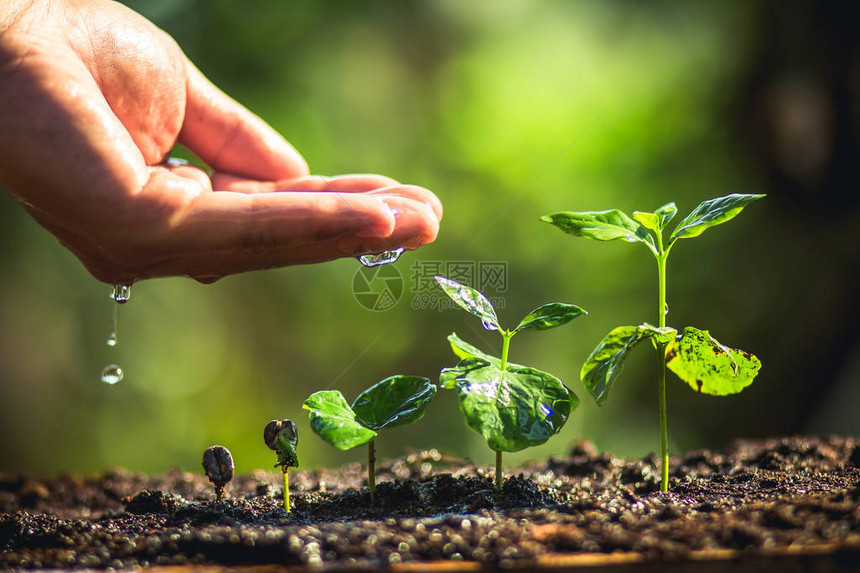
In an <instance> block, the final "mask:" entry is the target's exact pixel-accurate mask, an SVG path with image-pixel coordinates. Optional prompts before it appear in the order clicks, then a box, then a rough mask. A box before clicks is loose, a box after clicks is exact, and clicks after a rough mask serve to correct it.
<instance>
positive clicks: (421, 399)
mask: <svg viewBox="0 0 860 573" xmlns="http://www.w3.org/2000/svg"><path fill="white" fill-rule="evenodd" d="M435 395H436V385H435V384H433V383H432V382H430V380H428V379H427V378H421V377H419V376H391V377H390V378H386V379H385V380H382V381H381V382H377V383H376V384H374V385H373V386H371V387H370V388H368V389H367V390H365V391H364V392H362V393H361V394H359V396H358V398H356V400H355V402H353V403H352V411H353V412H355V416H356V420H358V422H359V423H360V424H362V425H363V426H365V427H367V428H370V429H371V430H374V431H376V432H378V431H379V430H381V429H383V428H391V427H394V426H403V425H406V424H411V423H412V422H415V421H417V420H420V419H421V417H422V416H424V410H425V408H426V407H427V404H429V403H430V401H431V400H433V397H434V396H435Z"/></svg>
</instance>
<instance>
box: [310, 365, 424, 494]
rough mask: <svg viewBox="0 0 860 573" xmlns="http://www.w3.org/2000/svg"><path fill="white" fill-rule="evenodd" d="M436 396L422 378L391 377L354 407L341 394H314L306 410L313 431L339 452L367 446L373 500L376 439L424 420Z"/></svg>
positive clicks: (369, 389)
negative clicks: (381, 432) (396, 427)
mask: <svg viewBox="0 0 860 573" xmlns="http://www.w3.org/2000/svg"><path fill="white" fill-rule="evenodd" d="M435 395H436V386H435V385H434V384H432V383H431V382H430V380H428V379H427V378H421V377H418V376H391V377H390V378H386V379H385V380H382V381H381V382H377V383H376V384H374V385H373V386H371V387H370V388H368V389H367V390H365V391H364V392H362V393H361V394H359V396H358V398H356V399H355V402H353V403H352V406H350V405H349V404H348V403H347V401H346V398H344V397H343V394H341V393H340V392H339V391H338V390H323V391H321V392H315V393H313V394H311V395H310V396H309V397H308V399H307V400H305V404H304V408H305V409H306V410H309V411H310V422H311V429H312V430H313V431H314V433H315V434H316V435H318V436H319V437H320V438H322V439H323V440H325V441H326V442H328V443H329V444H331V445H332V446H334V447H335V448H337V449H339V450H349V449H352V448H354V447H356V446H363V445H364V444H367V484H368V487H369V488H370V499H371V501H373V498H374V493H375V491H376V446H375V443H376V436H377V434H378V433H379V432H380V430H382V429H384V428H393V427H395V426H405V425H407V424H411V423H412V422H416V421H418V420H420V419H421V418H422V417H423V416H424V409H425V408H426V407H427V404H429V403H430V401H431V400H432V399H433V397H434V396H435Z"/></svg>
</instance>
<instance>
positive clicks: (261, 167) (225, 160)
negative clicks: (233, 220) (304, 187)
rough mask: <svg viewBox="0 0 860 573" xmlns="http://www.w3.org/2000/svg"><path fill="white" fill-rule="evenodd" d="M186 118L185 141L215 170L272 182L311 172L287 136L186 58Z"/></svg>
mask: <svg viewBox="0 0 860 573" xmlns="http://www.w3.org/2000/svg"><path fill="white" fill-rule="evenodd" d="M185 67H186V70H187V71H186V76H187V80H186V86H187V87H186V92H187V93H186V104H185V122H184V123H183V125H182V130H181V131H180V133H179V143H181V144H182V145H184V146H186V147H187V148H188V149H190V150H191V151H193V152H194V153H195V154H197V155H198V156H199V157H200V158H201V159H202V160H203V161H205V162H206V163H207V164H208V165H209V166H210V167H212V168H213V169H214V170H215V171H223V172H227V173H232V174H235V175H242V176H245V177H249V178H252V179H259V180H264V181H271V180H277V179H291V178H294V177H303V176H305V175H307V174H308V166H307V164H306V163H305V160H304V159H303V158H302V156H301V155H300V154H299V152H298V151H296V150H295V149H294V148H293V146H292V145H290V144H289V143H288V142H287V140H285V139H284V138H283V137H281V135H280V134H279V133H278V132H277V131H275V130H274V129H272V128H271V127H270V126H269V125H268V124H267V123H266V122H264V121H263V120H262V119H260V118H259V117H257V116H256V115H254V114H253V113H251V112H250V111H249V110H248V109H247V108H245V107H244V106H242V105H241V104H239V103H238V102H236V100H234V99H233V98H231V97H229V96H228V95H227V94H225V93H224V92H222V91H221V90H219V89H218V88H217V87H215V86H214V85H213V84H212V82H210V81H209V80H208V79H206V77H205V76H204V75H203V74H202V73H201V72H200V70H198V69H197V68H196V67H195V66H194V64H192V63H191V62H190V61H188V60H187V59H186V61H185Z"/></svg>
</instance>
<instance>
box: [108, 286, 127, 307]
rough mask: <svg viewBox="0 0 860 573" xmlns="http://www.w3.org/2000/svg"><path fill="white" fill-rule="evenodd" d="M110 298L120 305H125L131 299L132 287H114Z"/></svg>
mask: <svg viewBox="0 0 860 573" xmlns="http://www.w3.org/2000/svg"><path fill="white" fill-rule="evenodd" d="M110 297H111V298H112V299H114V300H115V301H116V302H117V303H118V304H125V303H127V302H128V299H130V298H131V285H113V290H111V293H110Z"/></svg>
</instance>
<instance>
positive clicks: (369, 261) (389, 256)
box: [358, 247, 403, 267]
mask: <svg viewBox="0 0 860 573" xmlns="http://www.w3.org/2000/svg"><path fill="white" fill-rule="evenodd" d="M402 254H403V247H400V248H397V249H391V250H390V251H382V252H381V253H374V254H372V255H361V256H360V257H358V262H360V263H361V264H362V265H364V266H366V267H378V266H381V265H388V264H391V263H393V262H395V261H396V260H397V259H399V258H400V255H402Z"/></svg>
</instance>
